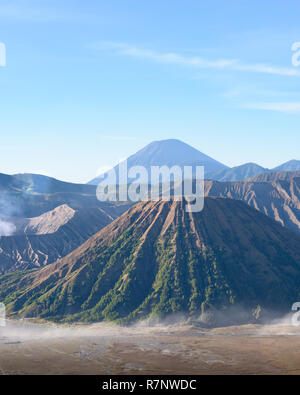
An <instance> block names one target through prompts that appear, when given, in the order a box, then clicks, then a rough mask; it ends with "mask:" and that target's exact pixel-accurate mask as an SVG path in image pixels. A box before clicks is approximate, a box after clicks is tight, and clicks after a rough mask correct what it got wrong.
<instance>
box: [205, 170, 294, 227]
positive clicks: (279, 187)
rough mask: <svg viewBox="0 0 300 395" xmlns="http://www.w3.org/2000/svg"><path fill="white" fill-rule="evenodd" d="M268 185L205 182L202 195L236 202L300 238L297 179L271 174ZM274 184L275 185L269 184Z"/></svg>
mask: <svg viewBox="0 0 300 395" xmlns="http://www.w3.org/2000/svg"><path fill="white" fill-rule="evenodd" d="M265 177H267V178H268V177H269V178H268V180H269V181H259V180H260V178H257V177H256V178H255V179H254V181H251V180H249V181H239V182H218V181H206V182H205V195H206V196H217V197H223V198H230V199H238V200H242V201H244V202H245V203H247V204H248V205H249V206H251V207H253V208H255V209H257V210H259V211H261V212H262V213H264V214H266V215H267V216H269V217H270V218H273V219H275V220H276V221H278V222H279V223H280V224H281V225H283V226H285V227H286V228H288V229H290V230H291V231H293V232H295V233H297V234H300V177H294V176H293V175H292V174H286V173H285V174H284V175H281V177H282V178H283V179H280V175H278V174H275V173H273V174H272V175H271V174H270V175H268V176H261V178H262V179H265ZM272 180H274V181H272Z"/></svg>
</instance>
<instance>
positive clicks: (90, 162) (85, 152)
mask: <svg viewBox="0 0 300 395" xmlns="http://www.w3.org/2000/svg"><path fill="white" fill-rule="evenodd" d="M299 14H300V3H299V1H297V0H289V1H288V2H286V1H283V0H273V1H272V2H269V1H257V0H253V1H251V2H250V1H248V0H247V1H246V0H239V1H234V0H227V1H226V2H225V1H223V0H209V1H208V0H207V1H199V0H184V1H182V0H151V1H141V0H113V1H112V0H106V1H105V0H85V1H82V0H60V1H58V0H51V1H48V0H37V1H33V0H18V1H15V0H9V1H5V0H0V42H2V43H4V44H5V45H6V51H7V65H6V67H5V68H3V67H0V133H1V143H2V144H1V146H0V155H1V162H0V163H1V168H0V172H3V173H9V174H12V173H17V172H35V173H42V174H48V175H51V176H54V177H57V178H60V179H64V180H67V181H74V182H86V181H88V180H90V179H91V178H93V177H94V176H95V175H96V174H97V173H98V172H99V171H101V170H102V169H104V168H107V167H108V166H111V165H114V164H115V163H116V162H117V161H118V160H120V159H123V158H124V157H126V156H128V155H130V154H132V153H134V152H135V151H137V150H138V149H140V148H142V147H143V146H144V145H146V144H148V143H149V142H151V141H153V140H159V139H165V138H178V139H181V140H183V141H185V142H187V143H189V144H191V145H193V146H194V147H196V148H198V149H199V150H200V151H202V152H204V153H206V154H208V155H210V156H212V157H214V158H215V159H217V160H219V161H221V162H223V163H225V164H227V165H229V166H235V165H239V164H242V163H245V162H249V161H251V162H257V163H259V164H261V165H262V166H266V167H274V166H276V165H278V164H280V163H282V162H285V161H288V160H290V159H300V150H299V147H300V91H299V87H300V67H295V66H293V65H292V55H293V52H292V50H291V47H292V44H293V43H294V42H299V41H300V24H299Z"/></svg>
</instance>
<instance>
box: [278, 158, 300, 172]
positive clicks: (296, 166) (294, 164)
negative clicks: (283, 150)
mask: <svg viewBox="0 0 300 395" xmlns="http://www.w3.org/2000/svg"><path fill="white" fill-rule="evenodd" d="M297 170H300V160H295V159H293V160H290V161H288V162H286V163H283V164H282V165H280V166H277V167H275V168H274V169H272V172H278V171H297Z"/></svg>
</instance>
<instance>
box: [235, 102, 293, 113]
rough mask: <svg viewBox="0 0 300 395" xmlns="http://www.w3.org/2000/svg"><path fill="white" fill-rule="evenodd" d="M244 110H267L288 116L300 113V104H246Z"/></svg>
mask: <svg viewBox="0 0 300 395" xmlns="http://www.w3.org/2000/svg"><path fill="white" fill-rule="evenodd" d="M242 108H246V109H251V110H265V111H277V112H282V113H288V114H298V113H300V102H289V103H288V102H287V103H248V104H244V105H243V106H242Z"/></svg>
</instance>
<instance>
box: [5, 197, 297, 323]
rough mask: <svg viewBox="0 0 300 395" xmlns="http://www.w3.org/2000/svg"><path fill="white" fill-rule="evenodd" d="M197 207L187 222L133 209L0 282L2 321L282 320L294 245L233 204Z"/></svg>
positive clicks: (173, 206) (177, 207) (159, 210)
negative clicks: (217, 316) (262, 315)
mask: <svg viewBox="0 0 300 395" xmlns="http://www.w3.org/2000/svg"><path fill="white" fill-rule="evenodd" d="M205 203H206V204H205V209H204V210H203V211H202V212H200V213H194V214H191V213H187V212H186V211H185V205H186V203H185V202H174V201H171V202H163V201H159V202H143V203H139V204H137V205H135V206H133V207H132V208H131V209H129V210H128V212H126V213H125V214H124V215H123V216H121V217H120V218H119V219H117V220H116V221H114V222H113V223H111V224H110V225H108V226H107V227H106V228H104V229H103V230H102V231H100V232H99V233H98V234H96V235H94V236H93V237H92V238H91V239H89V240H88V241H87V242H86V243H84V244H83V245H82V246H80V247H79V248H78V249H76V250H75V251H73V252H72V253H71V254H69V255H68V256H67V257H65V258H63V259H61V260H59V261H57V262H56V263H54V264H52V265H49V266H47V267H45V268H43V269H41V270H39V271H35V272H32V273H29V274H27V275H25V276H23V275H22V274H18V273H17V274H13V275H6V276H4V277H2V278H1V280H0V300H1V301H4V302H5V303H6V304H7V309H8V312H9V314H12V315H13V314H16V313H17V314H18V316H27V317H44V318H50V319H56V320H57V319H58V320H60V319H63V320H66V319H68V320H86V321H99V320H120V319H121V320H122V321H124V320H125V321H131V320H136V319H139V318H144V317H147V316H149V315H152V316H157V315H158V316H165V315H168V314H173V313H177V312H185V313H187V314H190V315H193V314H199V313H201V314H202V316H204V315H205V314H206V313H207V312H211V311H213V310H214V309H217V310H223V311H224V309H225V311H226V309H229V308H230V307H232V306H237V307H239V308H243V309H245V311H252V310H253V311H255V314H256V316H258V315H259V312H260V311H261V309H262V311H265V309H271V310H275V311H277V312H284V311H286V310H289V309H290V306H291V304H292V303H293V302H294V301H295V300H298V299H299V292H300V250H299V243H300V238H299V237H297V236H296V235H294V234H293V233H291V232H289V231H288V230H286V229H285V228H283V227H282V226H280V225H279V224H277V223H276V222H275V221H273V220H271V219H269V218H268V217H267V216H265V215H263V214H261V213H259V212H258V211H256V210H254V209H252V208H250V207H248V206H247V205H246V204H244V203H243V202H240V201H235V200H232V199H217V198H207V199H206V202H205ZM248 319H249V317H248Z"/></svg>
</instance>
